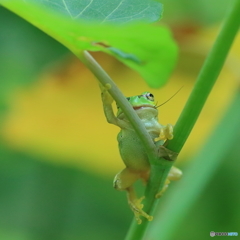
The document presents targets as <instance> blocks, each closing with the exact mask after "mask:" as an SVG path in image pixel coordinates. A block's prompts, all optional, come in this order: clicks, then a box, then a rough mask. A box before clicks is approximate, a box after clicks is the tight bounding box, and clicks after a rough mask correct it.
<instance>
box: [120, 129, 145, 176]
mask: <svg viewBox="0 0 240 240" xmlns="http://www.w3.org/2000/svg"><path fill="white" fill-rule="evenodd" d="M118 143H119V151H120V155H121V157H122V160H123V162H124V163H125V165H126V167H128V168H130V169H132V170H136V171H147V170H149V162H148V157H147V154H146V152H145V148H144V146H143V145H142V142H141V141H140V139H139V138H138V136H137V135H136V133H135V132H134V133H133V132H132V133H131V134H127V133H124V132H120V133H119V134H118Z"/></svg>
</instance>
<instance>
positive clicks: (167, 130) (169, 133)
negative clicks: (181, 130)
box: [159, 124, 173, 140]
mask: <svg viewBox="0 0 240 240" xmlns="http://www.w3.org/2000/svg"><path fill="white" fill-rule="evenodd" d="M159 139H160V140H167V139H169V140H171V139H173V125H172V124H167V125H166V126H163V127H162V128H161V129H160V135H159Z"/></svg>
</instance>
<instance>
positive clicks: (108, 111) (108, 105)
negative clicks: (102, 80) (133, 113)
mask: <svg viewBox="0 0 240 240" xmlns="http://www.w3.org/2000/svg"><path fill="white" fill-rule="evenodd" d="M110 88H111V85H110V84H106V85H105V86H103V85H102V84H100V89H101V97H102V103H103V110H104V114H105V117H106V119H107V122H108V123H111V124H114V125H116V126H118V127H120V128H124V127H125V125H126V123H125V122H124V121H122V120H120V119H118V118H117V117H116V116H115V114H114V112H113V108H112V104H113V101H114V100H113V98H112V96H111V95H110V94H109V92H108V90H109V89H110Z"/></svg>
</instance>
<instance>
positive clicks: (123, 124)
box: [101, 87, 181, 224]
mask: <svg viewBox="0 0 240 240" xmlns="http://www.w3.org/2000/svg"><path fill="white" fill-rule="evenodd" d="M101 89H102V101H103V108H104V113H105V116H106V119H107V121H108V122H109V123H111V124H114V125H116V126H118V127H120V128H121V131H120V132H119V134H118V136H117V140H118V144H119V151H120V155H121V157H122V160H123V162H124V164H125V165H126V168H124V169H123V170H122V171H121V172H119V173H118V174H117V175H116V176H115V178H114V182H113V185H114V188H115V189H117V190H126V191H127V196H128V203H129V205H130V207H131V209H132V210H133V212H134V215H135V217H136V220H137V222H138V223H139V224H140V223H141V221H142V220H141V219H140V216H143V217H145V218H147V219H148V220H149V221H151V220H152V219H153V217H152V216H149V215H148V214H147V213H145V212H144V211H143V210H142V208H143V204H141V201H142V200H143V198H144V197H142V198H140V199H138V198H137V197H136V195H135V192H134V188H133V184H134V183H135V182H136V181H137V180H138V179H141V180H143V182H144V183H146V182H147V181H148V178H149V174H150V164H149V160H148V156H147V153H146V151H145V147H144V145H143V144H142V142H141V140H140V139H139V137H138V135H137V133H136V132H135V130H134V129H133V127H132V125H131V123H130V122H129V121H128V119H127V118H126V116H125V115H124V113H123V112H122V110H121V108H118V112H117V115H116V116H115V114H114V112H113V108H112V103H113V99H112V97H111V96H110V94H109V93H108V91H107V88H103V87H101ZM127 99H128V101H129V103H130V104H131V106H132V107H133V108H134V110H135V111H136V113H137V115H138V116H139V118H140V119H141V121H142V122H143V124H144V126H145V127H146V130H147V131H148V133H149V135H150V137H151V138H152V140H153V142H154V143H155V144H156V145H157V146H159V145H162V144H163V143H164V141H165V140H167V139H172V138H173V127H172V125H170V124H168V125H167V126H163V125H161V124H160V123H159V122H158V109H157V106H156V104H155V103H154V96H153V95H152V94H151V93H149V92H144V93H142V94H140V95H137V96H132V97H128V98H127ZM156 139H158V141H156ZM180 176H181V171H180V170H179V169H177V168H175V167H173V168H172V169H171V171H170V173H169V176H168V179H167V180H166V182H165V186H164V188H163V189H162V191H161V192H160V193H159V194H157V196H156V197H160V196H161V195H162V193H163V192H164V191H165V190H166V188H167V187H168V184H169V183H170V180H177V179H179V178H180Z"/></svg>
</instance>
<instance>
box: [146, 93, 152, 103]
mask: <svg viewBox="0 0 240 240" xmlns="http://www.w3.org/2000/svg"><path fill="white" fill-rule="evenodd" d="M145 96H146V98H147V99H148V100H150V101H154V96H153V94H152V93H146V95H145Z"/></svg>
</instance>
